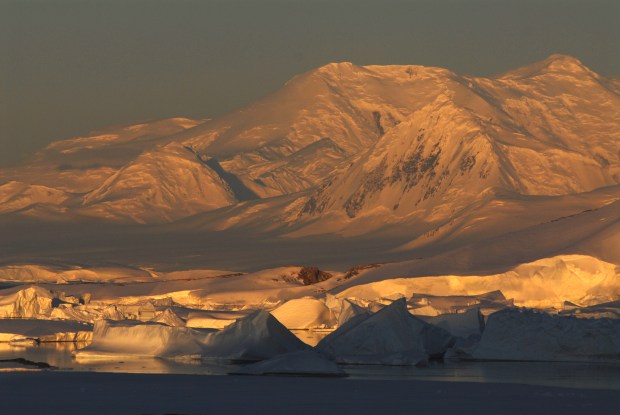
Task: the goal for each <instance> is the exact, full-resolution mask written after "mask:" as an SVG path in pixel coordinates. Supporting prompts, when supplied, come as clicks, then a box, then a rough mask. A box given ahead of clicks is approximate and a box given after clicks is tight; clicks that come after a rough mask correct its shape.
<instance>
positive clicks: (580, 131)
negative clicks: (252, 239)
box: [0, 55, 620, 266]
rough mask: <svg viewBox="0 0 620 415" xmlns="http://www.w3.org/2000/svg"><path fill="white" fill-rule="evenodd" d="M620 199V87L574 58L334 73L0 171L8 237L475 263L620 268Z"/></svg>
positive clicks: (81, 141) (83, 142)
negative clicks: (105, 232) (592, 261)
mask: <svg viewBox="0 0 620 415" xmlns="http://www.w3.org/2000/svg"><path fill="white" fill-rule="evenodd" d="M619 200H620V82H619V81H618V80H617V79H613V78H606V77H603V76H600V75H598V74H596V73H595V72H593V71H592V70H590V69H588V68H587V67H585V66H584V65H583V64H582V63H581V62H580V61H578V60H577V59H575V58H572V57H569V56H563V55H552V56H550V57H549V58H548V59H546V60H544V61H541V62H538V63H535V64H532V65H528V66H525V67H522V68H519V69H516V70H514V71H510V72H507V73H505V74H502V75H500V76H497V77H492V78H484V77H474V76H465V75H459V74H456V73H454V72H451V71H449V70H446V69H441V68H431V67H423V66H414V65H408V66H407V65H403V66H401V65H399V66H356V65H353V64H351V63H335V64H329V65H326V66H323V67H320V68H318V69H315V70H312V71H309V72H307V73H304V74H302V75H299V76H297V77H295V78H293V79H292V80H290V81H289V82H287V83H286V84H285V85H284V86H283V87H282V88H281V89H280V90H279V91H277V92H275V93H274V94H272V95H270V96H268V97H266V98H264V99H262V100H260V101H258V102H256V103H254V104H251V105H249V106H247V107H244V108H242V109H240V110H237V111H234V112H232V113H229V114H227V115H225V116H223V117H220V118H217V119H212V120H189V119H184V118H174V119H166V120H160V121H155V122H150V123H141V124H135V125H129V126H124V127H119V128H111V129H109V130H106V131H102V132H98V133H96V134H93V135H90V136H87V137H79V138H72V139H68V140H62V141H57V142H54V143H52V144H50V145H49V146H48V147H46V148H45V149H43V150H41V151H40V152H38V153H37V154H35V155H34V156H33V157H32V158H31V160H30V161H28V162H27V163H25V164H24V165H22V166H18V167H15V168H7V169H1V170H0V215H1V216H2V217H3V218H4V220H5V223H7V222H9V221H19V222H21V223H24V222H25V221H26V222H27V221H29V220H30V221H36V223H69V222H70V223H99V224H101V223H109V224H110V225H113V226H117V225H119V224H127V225H131V226H132V227H133V226H134V225H132V224H142V226H147V227H149V229H151V228H152V227H153V226H155V227H157V226H159V227H162V226H163V229H166V231H167V232H176V233H177V234H178V233H183V232H187V231H191V232H194V233H195V232H204V233H209V232H215V231H217V232H226V231H230V232H233V231H235V232H236V231H240V230H243V232H245V233H244V234H251V235H254V236H260V235H269V237H278V238H285V239H287V240H291V241H296V240H310V239H312V240H313V241H315V242H313V244H317V243H320V242H316V241H317V240H318V241H320V237H321V235H331V236H334V235H336V236H338V237H339V238H340V237H342V238H345V239H346V238H349V239H350V238H367V239H368V238H375V237H376V238H380V239H381V240H390V239H393V241H394V244H392V246H391V247H390V248H389V249H388V251H390V252H392V253H394V252H403V253H411V252H414V251H415V252H418V253H421V254H424V255H427V254H428V253H429V252H431V251H432V252H433V255H435V254H437V253H444V254H445V253H447V252H456V251H458V252H460V254H458V255H461V256H458V255H456V254H455V255H456V256H455V258H456V257H458V258H461V261H465V262H467V264H470V265H471V264H473V263H476V261H478V260H480V258H481V257H480V258H478V259H477V260H476V259H472V258H473V256H476V255H481V254H475V255H474V254H472V253H471V249H472V247H473V246H476V247H478V248H479V249H480V250H481V251H484V250H485V249H486V250H494V252H495V251H496V250H497V249H498V247H497V244H498V243H500V242H498V241H503V242H502V243H503V244H504V246H505V249H504V250H503V251H502V253H501V254H500V253H496V255H498V257H506V256H511V255H512V256H514V255H516V256H517V257H518V258H517V257H515V258H514V260H513V261H512V262H514V263H518V261H520V260H522V259H523V260H525V259H527V260H532V259H536V258H535V257H537V256H538V257H543V256H544V255H548V254H549V255H550V254H553V253H558V252H569V251H570V252H569V253H572V252H575V253H587V254H590V255H594V256H597V257H601V258H603V259H605V260H608V261H611V262H615V263H620V249H617V250H616V249H614V248H613V247H614V246H616V247H618V246H620V236H619V235H620V225H619V221H620V202H619ZM603 217H605V218H608V219H602V218H603ZM605 221H607V222H605ZM556 225H557V226H559V227H560V230H558V229H557V226H556ZM545 229H546V230H547V231H545ZM524 235H532V238H536V239H535V240H528V238H527V236H524ZM554 235H555V236H554ZM317 238H318V239H317ZM502 238H503V239H502ZM508 241H510V242H508ZM514 241H520V242H518V243H517V242H514ZM515 244H516V245H515ZM517 245H518V246H517ZM312 246H313V245H312V244H310V245H308V248H307V249H309V250H312ZM0 249H1V247H0ZM381 249H383V248H377V251H381ZM455 250H456V251H455ZM528 250H529V251H528ZM466 251H467V252H469V254H467V255H465V254H463V252H466ZM530 251H532V252H531V254H527V255H526V254H525V253H523V252H530ZM346 252H347V250H346V249H343V256H344V257H347V255H349V254H347V253H346ZM386 252H387V251H386ZM515 252H516V253H515ZM463 255H465V256H463ZM472 255H473V256H472ZM519 255H521V256H523V255H525V257H527V258H525V257H523V258H521V257H520V256H519ZM354 258H355V259H354ZM463 258H469V259H463ZM487 259H488V258H487ZM351 260H352V261H353V260H355V261H359V258H358V257H357V256H355V255H354V254H351ZM373 260H374V259H373V258H368V261H367V262H371V261H373ZM498 263H501V261H498ZM465 265H466V264H464V266H465Z"/></svg>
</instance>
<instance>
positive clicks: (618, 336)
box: [471, 309, 620, 361]
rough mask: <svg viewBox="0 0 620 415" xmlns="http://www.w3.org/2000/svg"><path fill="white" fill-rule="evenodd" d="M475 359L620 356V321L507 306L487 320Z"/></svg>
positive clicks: (474, 352)
mask: <svg viewBox="0 0 620 415" xmlns="http://www.w3.org/2000/svg"><path fill="white" fill-rule="evenodd" d="M471 356H472V357H473V358H474V359H482V360H539V361H572V360H578V361H596V360H614V361H617V360H618V359H619V358H620V321H618V320H612V319H606V318H602V319H581V318H576V317H560V316H551V315H549V314H546V313H542V312H536V311H528V310H516V309H506V310H502V311H498V312H496V313H494V314H492V315H491V316H489V319H488V321H487V326H486V328H485V330H484V333H483V335H482V339H481V340H480V343H479V344H478V346H477V347H475V348H473V350H472V351H471Z"/></svg>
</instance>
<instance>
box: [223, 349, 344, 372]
mask: <svg viewBox="0 0 620 415" xmlns="http://www.w3.org/2000/svg"><path fill="white" fill-rule="evenodd" d="M234 374H243V375H300V376H328V377H344V376H347V374H346V373H345V371H344V370H342V369H341V368H339V367H338V365H337V364H336V363H334V362H332V361H330V360H327V359H326V358H325V357H323V356H321V355H320V354H319V353H317V352H315V351H311V350H302V351H299V352H291V353H285V354H281V355H278V356H275V357H273V358H271V359H268V360H264V361H262V362H258V363H253V364H251V365H247V366H244V367H243V368H242V369H241V370H239V371H238V372H235V373H234Z"/></svg>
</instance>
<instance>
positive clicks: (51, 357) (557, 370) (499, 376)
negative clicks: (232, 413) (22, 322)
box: [0, 343, 620, 391]
mask: <svg viewBox="0 0 620 415" xmlns="http://www.w3.org/2000/svg"><path fill="white" fill-rule="evenodd" d="M85 346H86V344H80V343H42V344H40V345H30V346H25V347H24V346H14V345H10V344H8V343H0V359H13V358H20V357H21V358H24V359H27V360H31V361H36V362H46V363H48V364H50V365H52V366H54V367H56V368H58V369H57V370H61V371H72V372H112V373H145V374H147V373H158V374H196V375H227V374H230V373H233V372H236V371H237V370H238V369H239V368H240V365H238V364H230V363H226V362H221V361H200V360H194V361H174V360H167V359H159V358H142V359H126V358H119V359H111V360H86V361H82V360H76V359H75V358H74V356H73V354H72V353H73V352H74V351H75V350H77V349H79V348H81V347H85ZM342 368H343V369H344V370H345V371H346V372H347V373H348V374H349V379H369V380H427V381H440V382H479V383H512V384H525V385H543V386H559V387H570V388H580V389H613V390H619V391H620V363H618V364H614V363H572V362H571V363H557V362H457V361H446V362H437V363H431V364H430V365H428V366H427V367H399V366H359V365H346V366H342Z"/></svg>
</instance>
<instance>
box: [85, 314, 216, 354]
mask: <svg viewBox="0 0 620 415" xmlns="http://www.w3.org/2000/svg"><path fill="white" fill-rule="evenodd" d="M203 337H204V335H203V334H202V333H200V332H198V331H195V330H192V329H189V328H185V327H172V326H167V325H164V324H160V323H150V322H147V323H143V322H136V321H132V320H124V321H109V320H99V321H97V322H96V323H95V327H94V330H93V342H92V343H91V344H90V345H89V346H87V347H85V348H84V349H81V350H78V351H77V352H76V353H75V355H76V357H77V358H80V359H92V358H95V359H96V358H106V357H116V356H124V357H175V358H180V357H199V356H200V355H201V352H202V345H201V341H200V340H201V339H202V338H203Z"/></svg>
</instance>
